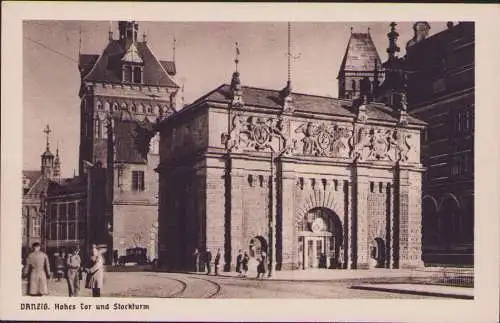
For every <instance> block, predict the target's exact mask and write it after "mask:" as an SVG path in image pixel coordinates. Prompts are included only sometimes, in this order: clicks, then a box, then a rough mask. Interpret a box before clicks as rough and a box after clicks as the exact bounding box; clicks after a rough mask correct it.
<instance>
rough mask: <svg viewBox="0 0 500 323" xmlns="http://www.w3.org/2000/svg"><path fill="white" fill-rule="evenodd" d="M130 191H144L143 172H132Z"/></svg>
mask: <svg viewBox="0 0 500 323" xmlns="http://www.w3.org/2000/svg"><path fill="white" fill-rule="evenodd" d="M132 190H134V191H144V172H143V171H132Z"/></svg>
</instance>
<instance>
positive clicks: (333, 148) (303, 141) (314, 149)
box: [293, 122, 351, 158]
mask: <svg viewBox="0 0 500 323" xmlns="http://www.w3.org/2000/svg"><path fill="white" fill-rule="evenodd" d="M295 134H297V135H298V136H299V137H298V138H295V139H294V140H293V141H294V148H295V149H294V152H295V153H296V154H299V155H306V156H319V157H341V158H348V157H349V150H350V147H349V138H350V137H351V130H349V129H348V128H346V127H340V126H338V125H335V124H325V123H320V124H314V123H312V122H307V123H303V124H301V125H300V126H298V127H297V128H296V129H295Z"/></svg>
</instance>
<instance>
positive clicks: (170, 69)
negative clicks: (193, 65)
mask: <svg viewBox="0 0 500 323" xmlns="http://www.w3.org/2000/svg"><path fill="white" fill-rule="evenodd" d="M160 63H161V65H162V66H163V68H164V69H165V71H167V73H168V75H172V76H173V75H175V74H177V70H176V69H175V63H174V62H172V61H160Z"/></svg>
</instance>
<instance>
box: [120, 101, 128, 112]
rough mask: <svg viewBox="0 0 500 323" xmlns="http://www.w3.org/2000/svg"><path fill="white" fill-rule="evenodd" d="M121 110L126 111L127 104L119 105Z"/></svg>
mask: <svg viewBox="0 0 500 323" xmlns="http://www.w3.org/2000/svg"><path fill="white" fill-rule="evenodd" d="M120 109H121V110H127V104H126V103H125V102H124V103H122V104H121V105H120Z"/></svg>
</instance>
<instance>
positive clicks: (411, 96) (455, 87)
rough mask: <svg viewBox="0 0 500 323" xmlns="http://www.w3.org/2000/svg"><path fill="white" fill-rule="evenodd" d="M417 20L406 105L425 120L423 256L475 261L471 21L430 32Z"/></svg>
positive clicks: (444, 260) (455, 261) (428, 259)
mask: <svg viewBox="0 0 500 323" xmlns="http://www.w3.org/2000/svg"><path fill="white" fill-rule="evenodd" d="M429 28H430V26H429V24H427V23H426V22H418V23H416V24H415V25H414V30H415V37H414V38H413V39H412V40H410V41H409V42H408V44H407V55H406V60H405V65H406V67H405V68H406V69H407V70H408V110H409V112H410V113H412V114H413V115H415V116H417V117H418V118H420V119H422V120H424V121H426V122H427V123H428V129H427V131H426V132H424V135H423V137H422V163H423V164H424V166H426V167H427V169H428V170H427V172H426V173H425V176H424V179H423V187H422V188H423V193H422V195H423V196H422V198H423V200H422V203H423V205H422V207H423V248H424V260H425V261H426V262H430V263H432V262H434V263H440V264H473V262H474V259H473V258H474V106H475V103H474V102H475V99H474V89H475V82H474V49H475V45H474V44H475V40H474V38H475V36H474V35H475V33H474V23H473V22H460V23H458V24H453V23H451V22H450V23H448V29H446V30H444V31H442V32H440V33H437V34H435V35H433V36H431V37H427V36H428V32H429Z"/></svg>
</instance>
